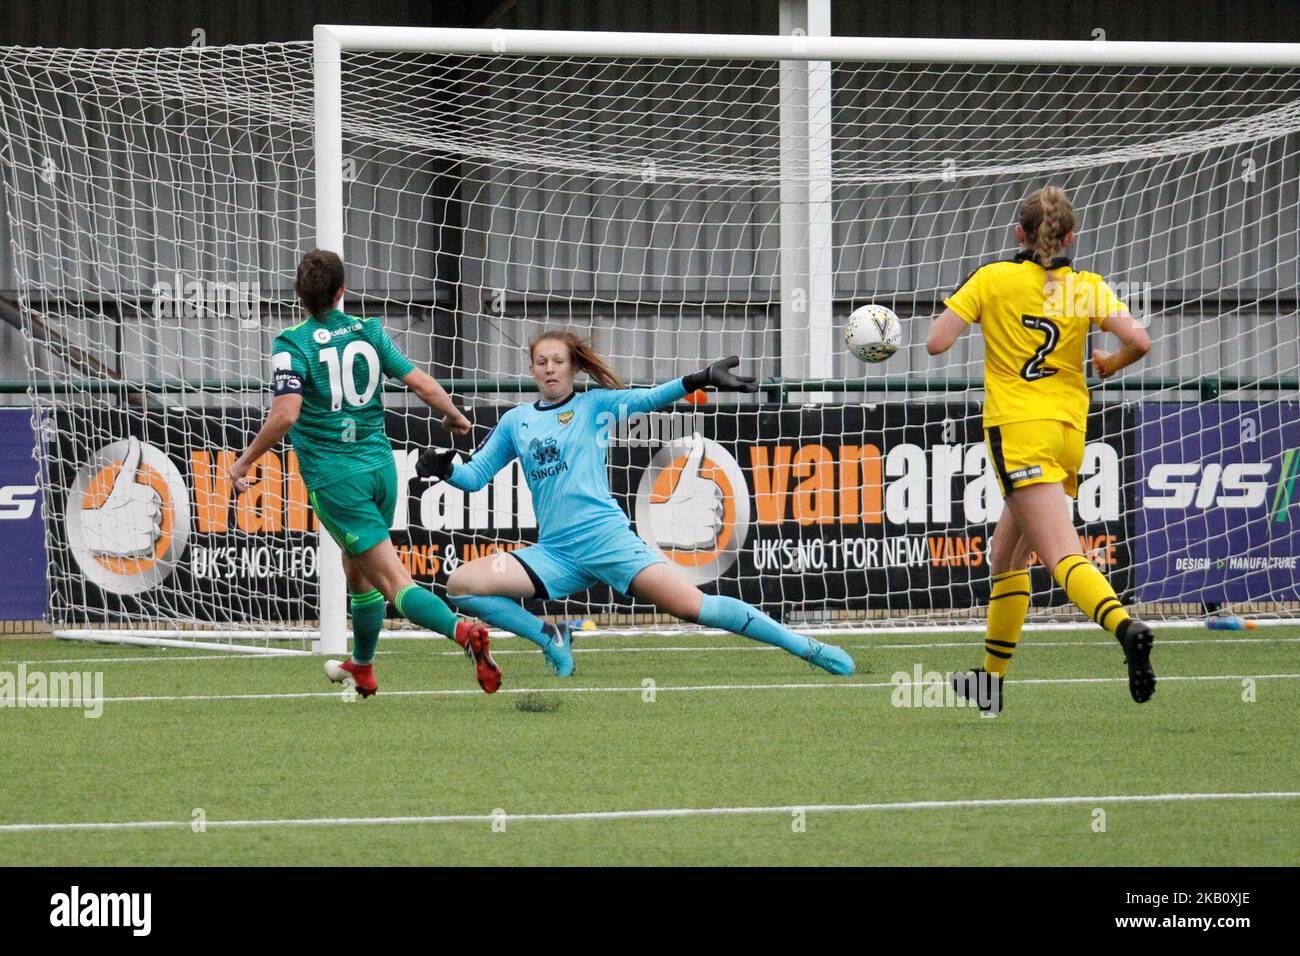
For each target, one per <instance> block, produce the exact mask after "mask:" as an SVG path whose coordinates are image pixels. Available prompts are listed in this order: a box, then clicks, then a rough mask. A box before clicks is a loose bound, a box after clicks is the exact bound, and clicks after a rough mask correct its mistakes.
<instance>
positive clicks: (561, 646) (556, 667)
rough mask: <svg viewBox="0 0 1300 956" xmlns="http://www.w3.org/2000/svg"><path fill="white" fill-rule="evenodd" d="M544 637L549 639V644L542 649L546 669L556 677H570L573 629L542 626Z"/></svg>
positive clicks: (572, 665) (562, 626) (571, 672)
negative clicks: (544, 632) (544, 631)
mask: <svg viewBox="0 0 1300 956" xmlns="http://www.w3.org/2000/svg"><path fill="white" fill-rule="evenodd" d="M543 627H544V628H545V630H546V635H547V636H548V637H549V638H550V639H551V640H550V643H549V644H546V645H545V646H544V647H543V648H542V655H543V656H544V657H545V658H546V667H547V669H548V670H549V671H551V673H553V674H554V675H555V676H556V677H572V676H573V671H574V669H575V668H574V664H573V628H571V627H569V625H567V624H564V623H560V624H544V625H543Z"/></svg>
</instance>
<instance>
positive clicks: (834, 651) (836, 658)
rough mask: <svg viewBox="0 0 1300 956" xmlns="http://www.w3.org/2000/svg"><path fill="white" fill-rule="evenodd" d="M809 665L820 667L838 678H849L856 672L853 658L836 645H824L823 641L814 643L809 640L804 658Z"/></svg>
mask: <svg viewBox="0 0 1300 956" xmlns="http://www.w3.org/2000/svg"><path fill="white" fill-rule="evenodd" d="M804 660H806V661H807V662H808V663H809V664H812V665H813V666H814V667H820V668H821V669H822V670H824V671H826V672H827V673H829V674H835V675H836V676H838V677H847V676H848V675H849V674H852V673H853V671H854V670H856V665H854V663H853V658H852V657H850V656H849V655H848V652H847V651H845V650H843V649H842V648H839V647H836V646H835V645H834V644H823V643H822V642H821V641H814V640H813V639H812V638H811V637H810V638H808V653H807V654H806V655H805V656H804Z"/></svg>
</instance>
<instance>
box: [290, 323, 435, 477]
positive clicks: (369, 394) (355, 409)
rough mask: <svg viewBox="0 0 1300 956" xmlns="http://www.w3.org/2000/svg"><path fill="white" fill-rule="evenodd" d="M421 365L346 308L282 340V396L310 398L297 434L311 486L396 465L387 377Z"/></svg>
mask: <svg viewBox="0 0 1300 956" xmlns="http://www.w3.org/2000/svg"><path fill="white" fill-rule="evenodd" d="M413 368H415V365H414V364H413V363H412V362H411V360H410V359H408V358H407V357H406V356H405V355H403V354H402V352H401V350H400V349H399V348H398V347H397V346H396V345H394V344H393V340H392V339H390V338H389V337H388V333H387V332H385V331H384V327H383V325H381V324H380V322H379V320H378V319H358V318H355V317H354V316H350V315H344V314H343V313H342V312H340V311H339V310H338V309H335V310H334V311H333V312H330V313H329V314H328V315H326V316H324V317H323V318H319V319H318V318H315V317H313V318H310V319H308V320H307V321H306V322H300V323H299V324H298V325H295V326H293V327H292V328H288V329H285V330H284V331H283V332H281V333H280V334H279V335H277V336H276V337H275V344H274V345H273V346H272V347H271V374H272V376H273V379H274V385H273V387H274V389H275V394H276V395H286V394H300V395H302V412H301V413H300V414H299V416H298V421H297V422H296V423H295V424H294V426H293V429H292V430H291V431H290V433H289V434H290V437H292V438H293V447H294V451H296V452H297V453H298V467H299V468H300V469H301V471H302V479H303V481H304V482H305V483H306V485H307V487H308V488H310V489H313V490H314V489H318V488H323V487H325V486H326V485H330V484H333V483H334V482H336V481H339V480H340V479H342V478H347V477H349V476H352V475H357V474H361V473H363V472H368V471H373V470H374V469H376V468H378V467H381V466H383V465H392V463H393V446H392V445H390V444H389V443H388V436H387V435H386V434H385V433H384V402H383V393H382V391H381V389H380V387H379V385H380V381H381V379H382V378H383V376H385V375H387V376H389V377H391V378H401V377H402V376H404V375H407V374H409V373H410V371H411V370H412V369H413Z"/></svg>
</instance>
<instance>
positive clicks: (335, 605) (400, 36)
mask: <svg viewBox="0 0 1300 956" xmlns="http://www.w3.org/2000/svg"><path fill="white" fill-rule="evenodd" d="M313 40H314V57H313V60H314V82H315V105H316V115H315V136H316V138H315V163H316V223H317V226H316V230H317V231H316V242H317V245H318V246H320V247H322V248H326V249H337V250H340V251H341V250H342V248H343V222H344V219H343V126H342V124H343V106H342V54H343V53H344V52H375V53H381V52H408V53H465V54H482V55H491V54H495V55H502V54H516V55H520V56H528V55H535V56H544V55H571V56H588V57H638V56H645V57H655V58H659V59H664V58H670V59H671V58H745V59H766V60H788V61H793V62H800V61H806V62H812V61H860V62H899V63H902V62H925V63H989V64H1062V65H1098V66H1218V67H1256V68H1257V67H1261V66H1273V67H1297V66H1300V44H1295V43H1184V42H1177V43H1171V42H1157V43H1146V42H1138V41H1108V40H1049V41H1040V40H974V39H940V38H930V39H924V38H921V39H913V38H897V37H835V36H804V35H795V36H750V35H727V34H690V33H670V34H660V33H612V32H597V31H551V30H503V29H454V28H438V27H428V28H425V27H372V26H344V25H332V24H331V25H318V26H316V27H315V30H314V36H313ZM826 92H828V91H824V90H823V91H821V94H822V95H825V93H826ZM781 135H782V139H783V140H785V139H787V137H788V138H790V139H793V140H795V141H806V143H807V146H808V148H809V149H810V150H819V149H820V150H826V151H827V153H828V152H829V148H830V143H829V137H827V136H825V135H821V136H814V137H809V136H808V128H807V127H806V126H805V127H804V128H802V129H799V128H793V129H782V131H781ZM817 158H818V157H816V156H810V159H811V160H814V161H815V160H816V159H817ZM820 158H822V159H824V160H825V165H824V166H821V167H817V166H816V165H815V163H814V164H810V167H809V168H824V169H829V156H828V155H826V156H823V157H820ZM793 254H794V250H793V249H791V248H789V247H788V246H785V245H784V244H783V248H782V250H781V258H782V272H783V273H785V272H786V263H787V262H789V261H790V260H791V259H792V258H793ZM813 258H814V259H818V258H819V259H821V260H822V261H823V262H824V263H825V265H824V266H822V268H829V256H822V257H813ZM812 287H813V288H816V287H817V286H816V285H815V284H814V285H813V286H812ZM824 287H828V286H824ZM782 294H783V296H784V291H783V293H782ZM802 315H803V316H804V319H803V321H804V322H806V323H808V324H807V327H806V329H805V330H804V331H806V333H807V339H806V341H807V342H808V343H809V345H810V346H812V347H818V346H823V345H824V346H826V347H829V345H830V341H831V338H830V335H831V331H832V329H831V327H830V310H829V309H812V308H810V309H808V310H807V311H806V312H803V313H802ZM784 338H785V336H784V335H783V339H784ZM339 554H340V552H339V548H338V545H337V544H335V542H334V541H333V539H331V538H330V537H329V535H328V534H327V533H326V532H325V531H324V530H323V529H322V531H321V533H320V555H321V561H320V565H319V567H320V571H319V573H320V635H319V639H318V641H317V642H316V645H315V649H316V650H317V651H318V652H320V653H333V654H337V653H342V652H343V651H344V650H345V649H346V647H347V631H346V624H347V619H346V616H347V611H346V607H345V594H346V587H345V582H344V579H343V572H342V564H341V561H340V559H339ZM920 629H923V628H920Z"/></svg>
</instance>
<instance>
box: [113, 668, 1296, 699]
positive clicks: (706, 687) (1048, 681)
mask: <svg viewBox="0 0 1300 956" xmlns="http://www.w3.org/2000/svg"><path fill="white" fill-rule="evenodd" d="M1246 678H1250V679H1251V680H1295V679H1297V678H1300V674H1207V675H1199V676H1187V677H1177V676H1176V677H1165V676H1161V677H1159V680H1160V681H1161V682H1163V683H1169V682H1173V681H1219V680H1234V681H1235V680H1245V679H1246ZM1127 682H1128V678H1127V677H1040V678H1031V679H1028V680H1017V681H1015V685H1016V686H1017V687H1025V686H1035V685H1056V684H1123V683H1127ZM913 686H919V687H928V686H930V684H928V683H926V682H924V681H922V682H920V683H918V682H916V681H905V682H901V683H895V682H894V681H878V682H871V683H861V682H848V681H833V682H831V681H828V682H826V683H820V684H687V685H663V684H660V685H656V686H655V687H654V688H649V687H643V686H641V685H640V684H637V685H635V686H631V687H506V688H502V689H501V690H499V691H497V693H499V694H640V693H644V692H645V691H647V690H650V689H653V690H654V691H655V692H661V691H662V692H664V693H693V692H701V691H727V690H875V689H879V688H882V687H913ZM482 693H483V692H482V691H481V690H473V689H470V688H450V689H446V690H391V691H384V692H383V693H382V694H381V695H380V696H383V697H469V696H478V695H481V694H482ZM341 695H342V691H338V690H333V691H329V690H324V691H303V692H300V693H296V694H191V695H160V696H140V697H105V698H104V699H103V702H104V703H106V704H141V703H189V702H194V703H202V702H208V701H237V700H313V699H318V698H330V697H333V698H339V697H340V696H341Z"/></svg>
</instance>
